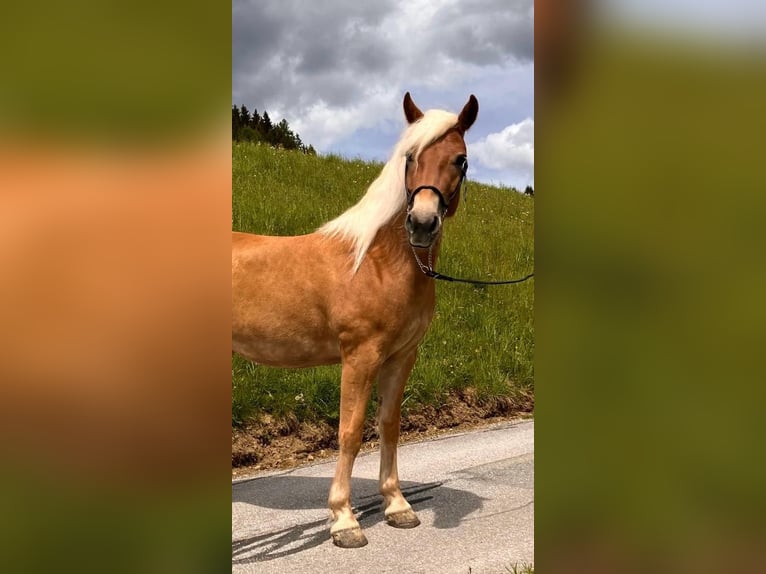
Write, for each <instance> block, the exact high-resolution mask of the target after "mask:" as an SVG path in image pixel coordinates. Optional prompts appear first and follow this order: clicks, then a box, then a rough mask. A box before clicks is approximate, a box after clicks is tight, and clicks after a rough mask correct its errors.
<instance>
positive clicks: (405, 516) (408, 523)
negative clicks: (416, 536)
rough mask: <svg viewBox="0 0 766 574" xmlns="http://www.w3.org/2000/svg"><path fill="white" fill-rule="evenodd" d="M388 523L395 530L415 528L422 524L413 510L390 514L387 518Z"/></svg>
mask: <svg viewBox="0 0 766 574" xmlns="http://www.w3.org/2000/svg"><path fill="white" fill-rule="evenodd" d="M386 522H387V523H388V525H389V526H393V527H394V528H415V527H416V526H417V525H418V524H420V520H419V519H418V516H417V515H416V514H415V512H414V511H413V510H412V509H411V508H408V509H407V510H402V511H401V512H394V513H393V514H389V515H388V516H386Z"/></svg>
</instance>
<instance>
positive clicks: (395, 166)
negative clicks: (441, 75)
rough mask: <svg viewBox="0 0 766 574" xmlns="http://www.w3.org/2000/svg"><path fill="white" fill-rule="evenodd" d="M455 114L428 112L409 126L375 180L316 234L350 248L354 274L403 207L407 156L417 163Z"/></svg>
mask: <svg viewBox="0 0 766 574" xmlns="http://www.w3.org/2000/svg"><path fill="white" fill-rule="evenodd" d="M457 122H458V117H457V115H456V114H453V113H450V112H445V111H442V110H428V111H427V112H426V113H425V114H424V115H423V117H422V118H420V119H419V120H418V121H416V122H415V123H413V124H410V125H409V126H408V127H407V129H406V130H405V131H404V133H403V134H402V137H401V138H400V139H399V142H398V143H397V144H396V146H395V147H394V151H393V153H392V154H391V159H389V160H388V163H386V165H384V166H383V171H381V172H380V175H379V176H378V178H377V179H376V180H375V181H373V182H372V183H371V184H370V187H368V188H367V193H365V194H364V196H363V197H362V199H360V200H359V202H358V203H356V204H355V205H353V206H352V207H350V208H349V209H348V210H346V211H345V212H344V213H342V214H341V215H340V216H338V217H336V218H335V219H333V220H332V221H329V222H328V223H325V224H324V225H323V226H322V227H320V228H319V233H322V234H324V235H326V236H329V237H340V238H343V239H346V240H348V241H350V242H351V244H352V246H353V257H354V273H356V271H357V270H358V269H359V266H360V265H361V264H362V260H363V259H364V256H365V254H366V253H367V250H368V249H369V248H370V245H372V242H373V241H374V240H375V236H376V235H377V233H378V230H379V229H380V228H381V227H383V226H384V225H386V224H387V223H388V222H390V221H391V220H392V219H393V218H394V217H395V216H396V215H397V214H398V213H399V212H400V211H401V210H402V209H403V208H404V204H405V195H406V191H405V184H404V168H405V164H406V162H407V155H408V154H412V157H413V158H414V159H415V161H417V158H418V156H419V155H420V152H421V151H422V150H423V149H424V148H426V147H428V145H430V144H431V143H433V142H434V141H436V140H437V139H439V138H440V137H441V136H443V135H444V134H445V133H446V132H447V131H449V130H450V129H452V128H453V127H455V126H456V125H457Z"/></svg>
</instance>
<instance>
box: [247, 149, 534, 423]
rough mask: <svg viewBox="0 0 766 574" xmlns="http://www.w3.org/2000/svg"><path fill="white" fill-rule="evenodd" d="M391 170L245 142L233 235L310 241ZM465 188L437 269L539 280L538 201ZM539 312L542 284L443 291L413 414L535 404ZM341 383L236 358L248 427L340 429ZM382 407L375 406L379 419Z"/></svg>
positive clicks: (409, 403)
mask: <svg viewBox="0 0 766 574" xmlns="http://www.w3.org/2000/svg"><path fill="white" fill-rule="evenodd" d="M391 143H392V145H393V143H394V142H391ZM381 167H382V164H379V163H367V162H363V161H360V160H346V159H343V158H339V157H335V156H320V157H318V156H309V155H304V154H301V153H299V152H294V151H285V150H277V149H273V148H270V147H267V146H261V145H257V144H251V143H235V144H233V147H232V190H233V191H232V227H233V229H234V230H237V231H247V232H251V233H259V234H265V235H299V234H303V233H310V232H312V231H314V230H315V229H316V228H318V227H319V226H320V225H321V224H322V223H324V222H326V221H329V220H330V219H332V218H334V217H335V216H337V215H339V214H340V213H342V212H343V211H344V210H345V209H347V208H348V207H350V206H351V205H353V204H354V203H356V201H357V200H358V199H359V198H360V197H361V196H362V195H363V194H364V192H365V190H366V189H367V186H368V185H369V184H370V183H371V182H372V181H373V180H374V179H375V178H376V177H377V175H378V173H379V172H380V169H381ZM467 185H468V203H467V204H466V203H462V204H461V206H460V208H459V209H458V212H457V214H456V216H455V217H454V218H452V219H451V220H449V221H448V222H447V223H446V225H445V230H444V240H443V244H442V245H443V246H442V252H441V255H440V258H439V261H438V264H437V266H436V267H437V269H438V270H439V271H441V272H442V273H446V274H448V275H453V276H458V277H470V278H475V279H488V280H492V279H507V278H513V277H519V276H522V275H526V274H527V273H529V272H531V271H532V269H533V267H534V233H533V223H534V200H533V199H532V198H530V197H527V196H524V195H522V194H519V193H516V192H514V191H512V190H509V189H503V188H498V187H492V186H488V185H483V184H479V183H475V182H472V181H470V180H469V181H468V182H467ZM533 302H534V281H528V282H526V283H522V284H519V285H506V286H496V287H473V286H470V285H459V284H449V283H440V284H438V285H437V305H436V315H435V317H434V321H433V323H432V325H431V328H430V330H429V332H428V334H427V336H426V339H425V341H424V342H423V344H422V345H421V347H420V353H419V356H418V362H417V364H416V366H415V369H414V371H413V373H412V376H411V377H410V380H409V383H408V385H407V388H406V390H405V394H404V409H405V411H406V410H407V409H410V408H413V407H415V406H417V405H421V404H434V405H439V404H440V403H441V402H442V401H443V400H444V398H445V397H446V396H447V394H448V393H450V392H451V391H460V390H462V389H466V388H468V387H470V388H472V389H474V390H475V392H476V394H477V395H478V397H479V398H485V399H486V398H490V397H508V398H510V399H511V400H513V399H514V397H520V396H522V395H529V394H531V393H532V392H533V387H534V369H533V364H532V361H533V354H534V326H533ZM339 381H340V367H339V366H334V367H320V368H312V369H297V370H288V369H274V368H267V367H260V366H256V365H254V364H252V363H250V362H249V361H246V360H244V359H242V358H240V357H237V356H235V357H233V359H232V422H233V424H235V425H240V424H242V423H244V422H246V421H247V420H248V418H250V417H253V416H258V415H259V414H261V413H270V414H273V415H277V416H283V415H287V414H291V413H292V414H295V415H296V416H298V417H299V418H301V419H308V420H318V419H321V420H327V421H329V422H331V423H335V422H337V418H338V401H339V398H340V387H339ZM373 398H374V397H373ZM372 405H374V400H373V401H371V403H370V408H369V410H368V412H369V414H370V415H372V413H373V411H374V407H373V406H372Z"/></svg>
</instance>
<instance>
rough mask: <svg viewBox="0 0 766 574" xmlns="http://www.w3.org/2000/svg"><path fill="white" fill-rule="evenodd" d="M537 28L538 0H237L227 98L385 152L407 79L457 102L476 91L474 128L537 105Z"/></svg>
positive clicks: (449, 104) (479, 131) (448, 104)
mask: <svg viewBox="0 0 766 574" xmlns="http://www.w3.org/2000/svg"><path fill="white" fill-rule="evenodd" d="M533 28H534V3H533V0H376V1H375V2H359V1H358V0H323V1H322V2H306V1H305V0H276V1H275V0H270V1H264V0H232V103H233V104H236V105H242V104H245V105H247V107H248V108H249V109H250V110H253V109H257V110H258V112H259V113H263V111H264V110H267V111H268V113H269V116H270V117H271V118H272V121H279V120H280V119H281V118H283V117H284V118H285V119H287V121H288V122H289V124H290V127H291V128H292V129H293V131H295V132H296V133H298V134H299V135H300V137H301V139H302V140H303V141H304V142H305V143H307V144H309V143H310V144H312V145H313V146H314V147H315V149H316V150H317V151H319V152H320V153H322V152H333V151H338V150H343V151H344V153H350V154H352V155H354V154H366V153H367V152H368V151H369V150H375V154H376V155H375V157H374V159H377V160H380V161H384V160H385V159H387V157H388V153H389V150H390V148H391V147H392V146H393V144H394V143H395V141H396V136H397V134H398V133H399V131H400V130H401V129H402V128H403V127H404V119H403V114H402V97H403V96H404V93H405V92H406V91H410V92H411V93H412V96H413V98H414V99H415V102H416V103H417V104H418V106H420V107H421V109H423V110H426V109H429V108H441V109H446V110H450V111H454V112H458V111H459V110H460V107H461V106H463V104H464V103H465V102H466V101H467V100H468V96H469V94H471V93H473V94H475V95H476V96H477V98H478V99H479V107H480V112H479V121H477V123H476V125H475V126H474V127H473V129H472V130H471V132H470V133H471V134H473V136H474V137H477V138H480V137H482V136H483V135H485V134H486V133H487V132H489V131H491V130H496V129H498V128H499V127H500V126H503V125H507V124H508V123H509V122H511V121H513V120H514V119H516V118H519V117H522V118H523V117H525V116H529V115H532V114H533V111H532V108H533V100H532V97H531V96H532V93H533V81H534V72H533V70H534V53H533V46H534V42H533V34H534V31H533ZM350 150H351V151H350ZM380 150H385V151H383V152H381V151H380ZM495 175H497V174H495Z"/></svg>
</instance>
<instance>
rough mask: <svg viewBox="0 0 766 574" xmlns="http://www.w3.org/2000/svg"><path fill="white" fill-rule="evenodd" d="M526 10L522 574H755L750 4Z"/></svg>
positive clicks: (760, 504) (755, 243) (756, 385)
mask: <svg viewBox="0 0 766 574" xmlns="http://www.w3.org/2000/svg"><path fill="white" fill-rule="evenodd" d="M535 8H536V35H535V60H536V70H535V72H536V76H535V80H536V84H535V89H536V92H535V93H536V101H535V103H536V120H537V126H536V127H537V132H536V138H535V139H536V141H537V150H536V152H537V158H536V159H537V161H536V173H535V176H536V177H535V181H536V184H537V189H536V191H537V193H536V200H535V201H536V202H538V205H537V210H536V222H535V229H536V233H537V237H536V243H537V257H536V260H537V265H536V267H537V277H536V301H537V306H536V316H535V332H536V357H535V370H536V376H537V380H536V390H537V397H536V398H537V402H536V404H537V409H536V418H537V419H538V420H537V424H536V439H537V440H536V451H537V452H536V477H537V480H536V499H537V500H536V502H537V504H536V566H537V567H538V568H539V571H540V572H570V573H571V572H589V573H594V572H721V571H729V572H734V571H736V572H755V571H763V567H764V564H766V560H764V558H766V556H764V550H763V549H764V548H766V545H764V523H763V520H762V519H761V517H762V516H763V514H764V495H763V488H762V486H763V485H764V484H766V472H765V468H764V458H763V456H762V454H761V452H762V451H763V447H762V442H763V437H764V420H765V419H764V417H763V415H762V412H761V411H762V405H763V404H764V398H766V396H765V394H766V393H765V391H764V386H763V381H765V380H766V376H764V375H765V374H766V373H765V370H764V359H763V348H764V342H765V341H766V321H765V319H766V306H765V305H764V303H763V300H762V294H763V293H764V292H766V267H764V264H763V253H764V252H766V241H764V234H763V223H762V222H763V221H764V214H766V196H765V195H764V191H765V190H766V185H764V184H765V183H766V178H765V177H764V172H763V157H764V156H763V153H764V139H763V138H764V133H766V130H765V128H766V115H765V114H764V105H763V102H764V101H766V74H764V71H766V66H765V64H766V61H765V60H764V56H766V50H765V48H766V45H765V44H764V38H765V37H766V36H764V32H765V31H766V19H765V18H764V15H766V11H765V10H764V5H763V3H756V2H726V3H724V2H713V1H709V2H683V1H675V2H632V1H629V0H623V1H619V2H618V1H615V2H595V1H594V2H569V3H566V5H561V4H560V3H554V2H550V1H547V0H545V1H540V0H538V1H537V2H536V3H535Z"/></svg>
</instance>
